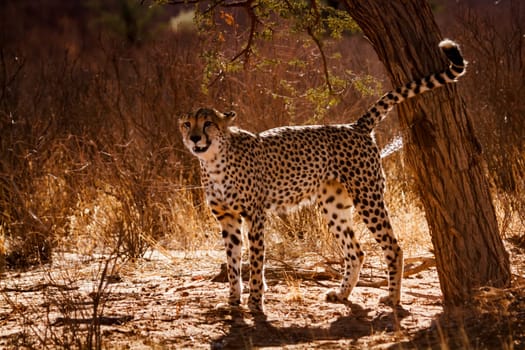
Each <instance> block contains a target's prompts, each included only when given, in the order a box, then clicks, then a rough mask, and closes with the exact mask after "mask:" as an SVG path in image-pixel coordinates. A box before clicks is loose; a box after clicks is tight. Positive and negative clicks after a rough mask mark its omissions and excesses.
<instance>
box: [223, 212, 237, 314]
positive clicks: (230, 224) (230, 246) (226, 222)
mask: <svg viewBox="0 0 525 350" xmlns="http://www.w3.org/2000/svg"><path fill="white" fill-rule="evenodd" d="M217 220H218V221H219V223H220V226H221V233H222V238H223V239H224V248H225V250H226V259H227V264H228V265H227V271H228V281H229V283H230V296H229V299H228V303H229V304H230V305H232V306H237V305H240V303H241V293H242V270H241V267H242V234H241V227H242V219H241V217H240V216H239V217H237V216H235V215H233V214H230V213H224V214H222V215H217Z"/></svg>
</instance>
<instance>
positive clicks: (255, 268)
mask: <svg viewBox="0 0 525 350" xmlns="http://www.w3.org/2000/svg"><path fill="white" fill-rule="evenodd" d="M247 223H248V227H249V231H248V240H249V241H250V298H249V300H248V307H249V308H250V310H251V311H254V312H264V292H265V290H266V282H265V281H264V260H265V256H264V254H265V246H264V223H265V217H264V214H256V215H254V216H253V218H252V220H249V219H247Z"/></svg>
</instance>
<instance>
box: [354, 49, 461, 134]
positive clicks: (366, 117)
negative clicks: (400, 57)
mask: <svg viewBox="0 0 525 350" xmlns="http://www.w3.org/2000/svg"><path fill="white" fill-rule="evenodd" d="M439 47H440V49H441V51H443V53H444V54H445V56H446V57H447V58H448V60H449V62H450V65H449V66H448V68H447V69H445V70H443V71H441V72H438V73H434V74H431V75H429V76H426V77H424V78H422V79H418V80H414V81H412V82H410V83H408V84H406V85H405V86H401V87H398V88H397V89H396V90H393V91H390V92H388V93H386V94H385V95H383V97H381V98H380V99H379V100H378V101H377V102H376V103H374V105H372V106H371V107H370V108H369V109H368V111H367V112H366V113H365V114H363V115H362V116H361V117H360V118H359V119H358V120H357V126H358V127H360V128H361V129H363V130H366V131H368V132H371V131H372V130H373V129H374V127H375V126H376V125H377V124H378V123H379V122H380V121H381V120H383V118H384V117H385V116H386V115H387V114H388V112H390V111H391V110H392V108H394V106H395V105H396V104H399V103H401V102H403V101H405V100H407V99H409V98H412V97H414V96H416V95H419V94H421V93H423V92H426V91H429V90H432V89H435V88H437V87H440V86H443V85H446V84H448V83H454V82H456V81H457V79H458V78H459V77H460V76H462V75H463V74H465V72H466V67H467V61H465V59H464V58H463V55H462V54H461V51H460V49H459V46H458V44H456V43H455V42H454V41H452V40H449V39H445V40H443V41H441V42H440V43H439Z"/></svg>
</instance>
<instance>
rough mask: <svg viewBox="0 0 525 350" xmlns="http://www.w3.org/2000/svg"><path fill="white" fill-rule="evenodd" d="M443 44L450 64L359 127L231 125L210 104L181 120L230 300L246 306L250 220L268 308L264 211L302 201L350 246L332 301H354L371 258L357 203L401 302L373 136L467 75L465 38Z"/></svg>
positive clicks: (252, 254) (257, 289)
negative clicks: (356, 226) (215, 232)
mask: <svg viewBox="0 0 525 350" xmlns="http://www.w3.org/2000/svg"><path fill="white" fill-rule="evenodd" d="M440 47H441V49H442V51H443V52H444V53H445V55H446V57H447V58H448V59H449V61H450V66H449V67H448V68H447V69H445V70H443V71H442V72H439V73H435V74H432V75H429V76H428V77H425V78H423V79H419V80H415V81H413V82H410V83H408V84H406V85H405V86H403V87H400V88H397V89H396V90H394V91H391V92H389V93H387V94H385V95H384V96H383V97H381V98H380V99H379V100H378V101H377V102H376V103H375V104H374V105H373V106H372V107H371V108H370V109H369V110H368V111H367V112H366V113H365V114H364V115H363V116H361V117H360V118H359V119H358V120H357V122H356V123H353V124H343V125H318V126H286V127H280V128H275V129H270V130H267V131H264V132H261V133H259V134H254V133H251V132H249V131H246V130H241V129H238V128H236V127H233V126H231V124H232V122H233V121H234V119H235V113H234V112H227V113H221V112H219V111H217V110H215V109H208V108H202V109H199V110H198V111H197V112H196V113H191V114H188V115H185V116H183V117H182V118H181V120H180V130H181V133H182V136H183V141H184V144H185V145H186V147H187V148H188V149H189V150H190V151H191V152H192V153H193V154H194V155H195V156H196V157H197V158H198V159H199V160H200V164H201V169H202V183H203V185H204V187H205V190H206V198H207V202H208V204H209V206H210V208H211V211H212V213H213V215H214V216H215V217H216V218H217V220H218V222H219V224H220V227H221V234H222V237H223V238H224V245H225V249H226V256H227V263H228V264H227V266H228V279H229V284H230V297H229V303H230V304H232V305H238V304H240V302H241V292H242V281H241V245H242V234H241V227H242V223H243V221H244V223H245V224H246V227H247V231H248V232H247V235H248V240H249V259H250V281H249V286H250V296H249V301H248V305H249V307H250V308H251V309H252V310H259V311H262V310H263V295H264V290H265V282H264V259H265V243H264V227H265V224H266V220H267V216H266V214H267V212H268V211H277V212H283V211H289V210H290V209H292V208H294V207H296V206H298V205H299V204H301V203H303V202H316V203H317V204H318V206H319V207H320V209H321V211H322V213H323V215H324V217H325V218H326V222H327V224H328V228H329V230H330V231H331V232H332V233H333V235H334V236H335V239H336V240H337V242H338V243H339V246H340V247H341V248H342V251H343V256H344V275H343V279H342V282H341V286H340V287H339V289H338V290H334V291H331V292H329V293H328V295H327V299H328V300H331V301H344V300H346V299H347V298H348V296H349V294H350V292H351V291H352V289H353V288H354V286H355V285H356V283H357V281H358V278H359V272H360V269H361V266H362V265H363V261H364V258H365V255H364V253H363V251H362V250H361V247H360V245H359V242H358V240H357V237H356V235H355V233H354V230H353V229H352V224H351V218H352V215H351V210H352V209H355V210H357V213H358V214H359V216H360V218H361V219H362V220H363V222H364V223H365V224H366V225H367V227H368V229H369V230H370V232H371V233H372V235H373V237H374V238H375V239H376V241H377V242H378V243H379V244H380V246H381V248H382V250H383V253H384V258H385V261H386V265H387V269H388V292H389V294H388V296H387V297H385V298H383V299H382V301H383V302H385V303H388V304H391V305H397V304H399V302H400V290H401V278H402V274H403V252H402V250H401V248H400V246H399V244H398V241H397V239H396V237H395V236H394V233H393V231H392V226H391V223H390V220H389V217H388V212H387V209H386V206H385V202H384V196H383V195H384V189H385V180H384V176H383V171H382V169H381V162H380V154H379V150H378V148H377V146H376V143H375V141H374V139H373V137H372V136H371V132H372V130H373V128H374V127H375V125H377V123H379V122H380V121H381V120H382V119H383V118H384V117H385V115H386V114H387V113H388V112H389V111H390V110H391V109H392V108H393V107H394V105H396V104H398V103H401V102H403V101H404V100H406V99H408V98H411V97H414V96H416V95H418V94H420V93H423V92H425V91H428V90H431V89H434V88H436V87H440V86H443V85H445V84H447V83H452V82H455V81H456V79H457V78H458V77H459V76H461V75H463V74H464V73H465V68H466V62H465V61H464V60H463V57H462V55H461V52H460V51H459V48H458V46H457V44H455V43H454V42H452V41H450V40H444V41H443V42H442V43H441V44H440Z"/></svg>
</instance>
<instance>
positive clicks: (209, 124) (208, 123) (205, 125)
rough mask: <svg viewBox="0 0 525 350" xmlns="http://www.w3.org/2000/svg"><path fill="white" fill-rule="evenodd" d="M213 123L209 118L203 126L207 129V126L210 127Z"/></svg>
mask: <svg viewBox="0 0 525 350" xmlns="http://www.w3.org/2000/svg"><path fill="white" fill-rule="evenodd" d="M211 125H212V122H210V121H209V120H207V121H205V122H204V127H203V128H204V129H207V128H209V127H210V126H211Z"/></svg>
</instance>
